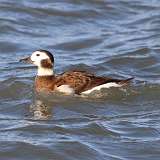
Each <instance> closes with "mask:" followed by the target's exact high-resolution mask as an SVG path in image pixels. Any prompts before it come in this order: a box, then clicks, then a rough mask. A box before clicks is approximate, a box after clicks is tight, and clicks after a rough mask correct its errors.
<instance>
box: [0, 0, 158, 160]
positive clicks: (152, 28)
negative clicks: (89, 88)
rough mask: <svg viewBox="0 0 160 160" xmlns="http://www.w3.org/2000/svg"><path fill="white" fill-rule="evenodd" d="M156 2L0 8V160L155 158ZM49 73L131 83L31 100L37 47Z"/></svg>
mask: <svg viewBox="0 0 160 160" xmlns="http://www.w3.org/2000/svg"><path fill="white" fill-rule="evenodd" d="M159 11H160V1H159V0H152V1H147V0H134V1H126V0H119V1H118V0H87V1H86V0H60V1H59V0H57V1H56V0H55V1H54V2H53V1H51V0H46V1H42V0H35V1H31V0H28V1H25V0H22V1H12V0H0V73H1V74H0V159H3V160H10V159H11V160H28V159H34V160H44V159H49V160H52V159H58V160H82V159H83V160H106V159H107V160H135V159H136V160H144V159H145V160H159V157H160V116H159V115H160V108H159V104H160V80H159V73H160V63H159V62H160V54H159V52H160V45H159V44H160V27H159V26H160V20H159V19H160V12H159ZM40 48H41V49H47V50H49V51H51V52H52V53H53V54H54V56H55V71H56V73H61V72H63V71H65V70H68V69H77V68H78V69H81V70H83V69H84V70H88V71H90V72H93V73H95V74H97V75H103V76H112V77H116V78H117V77H118V78H128V77H131V76H134V77H135V80H134V82H133V84H132V85H131V86H129V87H126V88H123V89H109V90H105V92H103V93H98V94H102V95H103V97H102V98H98V99H96V98H94V95H92V96H91V97H89V98H88V99H87V98H84V99H82V98H80V97H66V96H62V95H61V96H57V95H54V96H48V97H46V96H42V97H35V96H34V93H33V82H34V76H35V74H36V69H35V67H33V66H30V65H26V64H22V63H19V62H18V60H19V58H21V57H25V56H28V55H30V54H31V53H32V52H33V51H35V50H36V49H40Z"/></svg>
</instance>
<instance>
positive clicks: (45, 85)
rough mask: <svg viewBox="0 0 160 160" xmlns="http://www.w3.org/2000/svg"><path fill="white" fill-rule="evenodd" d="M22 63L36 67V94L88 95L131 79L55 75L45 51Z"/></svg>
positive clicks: (84, 75) (34, 54)
mask: <svg viewBox="0 0 160 160" xmlns="http://www.w3.org/2000/svg"><path fill="white" fill-rule="evenodd" d="M23 61H29V62H31V63H33V64H35V65H37V66H38V74H37V76H36V78H35V89H36V91H37V92H40V91H46V92H54V91H56V92H57V91H58V92H62V93H65V94H89V93H91V92H92V91H95V90H100V89H101V88H110V87H121V86H123V85H126V84H128V83H129V82H130V80H131V79H132V78H129V79H125V80H120V79H113V78H108V77H99V76H95V75H94V74H90V73H87V72H85V71H68V72H64V73H63V74H60V75H55V74H54V72H53V63H54V58H53V56H52V54H51V53H50V52H48V51H45V50H38V51H36V52H34V53H33V54H32V56H31V57H29V58H25V59H23Z"/></svg>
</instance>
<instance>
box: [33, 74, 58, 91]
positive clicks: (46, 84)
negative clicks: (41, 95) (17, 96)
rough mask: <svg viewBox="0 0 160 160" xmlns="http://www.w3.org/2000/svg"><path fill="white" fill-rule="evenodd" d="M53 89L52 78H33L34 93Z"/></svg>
mask: <svg viewBox="0 0 160 160" xmlns="http://www.w3.org/2000/svg"><path fill="white" fill-rule="evenodd" d="M54 88H55V77H54V76H37V77H36V78H35V89H36V91H38V92H39V91H53V90H54Z"/></svg>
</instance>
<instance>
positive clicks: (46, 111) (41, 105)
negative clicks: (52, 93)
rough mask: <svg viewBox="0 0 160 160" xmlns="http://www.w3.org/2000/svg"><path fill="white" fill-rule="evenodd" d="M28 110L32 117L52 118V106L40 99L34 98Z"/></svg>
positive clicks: (40, 118) (39, 118)
mask: <svg viewBox="0 0 160 160" xmlns="http://www.w3.org/2000/svg"><path fill="white" fill-rule="evenodd" d="M30 112H31V113H32V116H33V118H34V119H36V120H37V119H38V120H49V119H51V118H52V106H51V105H49V104H48V103H47V102H45V101H42V100H40V99H35V100H34V103H33V104H32V105H30Z"/></svg>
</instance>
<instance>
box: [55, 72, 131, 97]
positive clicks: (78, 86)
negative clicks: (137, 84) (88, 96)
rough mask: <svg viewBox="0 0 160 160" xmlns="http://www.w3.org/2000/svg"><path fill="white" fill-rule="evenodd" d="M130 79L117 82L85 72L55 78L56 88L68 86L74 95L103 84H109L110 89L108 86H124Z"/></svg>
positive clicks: (64, 74)
mask: <svg viewBox="0 0 160 160" xmlns="http://www.w3.org/2000/svg"><path fill="white" fill-rule="evenodd" d="M131 79H132V78H130V79H126V80H119V79H113V78H109V77H98V76H95V75H94V74H90V73H87V72H85V71H69V72H65V73H63V74H61V75H58V76H57V77H56V86H57V87H60V86H65V87H66V86H69V88H71V89H73V90H74V92H75V93H76V94H80V93H82V92H85V91H87V90H91V89H93V88H95V87H97V86H100V85H103V84H109V86H110V87H112V85H110V84H113V85H114V84H119V85H124V84H127V83H128V82H129V81H130V80H131ZM108 88H109V87H108Z"/></svg>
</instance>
